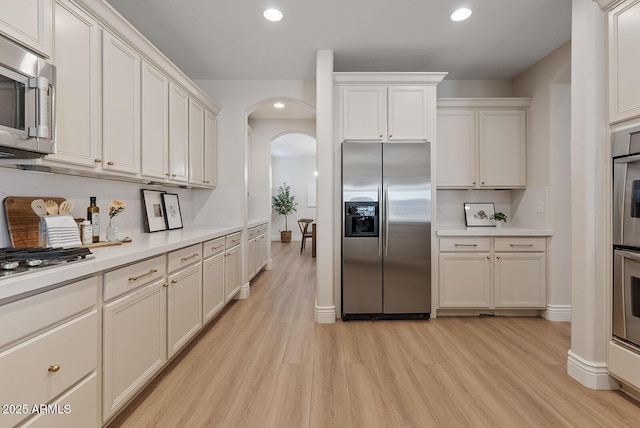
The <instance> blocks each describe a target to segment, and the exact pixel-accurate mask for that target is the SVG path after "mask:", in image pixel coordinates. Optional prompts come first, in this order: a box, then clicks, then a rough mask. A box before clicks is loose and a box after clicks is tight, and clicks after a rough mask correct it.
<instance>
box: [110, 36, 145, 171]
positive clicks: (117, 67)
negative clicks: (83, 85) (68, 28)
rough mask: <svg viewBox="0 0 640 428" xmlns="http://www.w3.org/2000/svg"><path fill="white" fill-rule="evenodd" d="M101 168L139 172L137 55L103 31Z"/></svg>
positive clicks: (138, 78) (138, 77) (138, 65)
mask: <svg viewBox="0 0 640 428" xmlns="http://www.w3.org/2000/svg"><path fill="white" fill-rule="evenodd" d="M102 49H103V52H102V61H103V63H102V70H103V71H102V82H103V83H102V85H103V90H102V96H103V104H102V105H103V107H102V109H103V125H102V131H103V136H104V138H103V142H102V168H103V169H105V170H110V171H118V172H125V173H130V174H137V173H139V172H140V58H139V57H138V54H137V53H136V52H135V51H134V50H133V49H132V48H131V47H130V46H128V45H127V44H125V43H123V42H121V41H120V40H118V39H117V38H115V37H114V36H112V35H110V34H109V33H107V32H106V31H103V46H102Z"/></svg>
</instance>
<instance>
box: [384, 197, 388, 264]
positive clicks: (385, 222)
mask: <svg viewBox="0 0 640 428" xmlns="http://www.w3.org/2000/svg"><path fill="white" fill-rule="evenodd" d="M388 251H389V185H388V184H385V185H384V255H385V257H386V256H387V253H388Z"/></svg>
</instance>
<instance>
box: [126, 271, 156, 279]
mask: <svg viewBox="0 0 640 428" xmlns="http://www.w3.org/2000/svg"><path fill="white" fill-rule="evenodd" d="M156 272H158V269H151V270H150V271H149V272H147V273H143V274H142V275H139V276H130V277H129V281H137V280H139V279H140V278H144V277H145V276H149V275H153V274H154V273H156Z"/></svg>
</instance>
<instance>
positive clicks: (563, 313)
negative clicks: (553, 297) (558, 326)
mask: <svg viewBox="0 0 640 428" xmlns="http://www.w3.org/2000/svg"><path fill="white" fill-rule="evenodd" d="M542 318H545V319H548V320H549V321H555V322H570V321H571V305H547V309H546V310H544V311H542Z"/></svg>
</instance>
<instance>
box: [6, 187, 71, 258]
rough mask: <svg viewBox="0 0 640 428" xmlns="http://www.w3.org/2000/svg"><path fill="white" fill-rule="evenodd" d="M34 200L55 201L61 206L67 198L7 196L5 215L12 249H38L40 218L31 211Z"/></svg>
mask: <svg viewBox="0 0 640 428" xmlns="http://www.w3.org/2000/svg"><path fill="white" fill-rule="evenodd" d="M34 199H42V200H43V201H48V200H50V199H51V200H53V201H56V202H57V203H58V205H60V203H61V202H63V201H64V200H65V198H52V197H50V196H45V197H38V196H7V197H6V198H4V214H5V217H6V219H7V229H8V230H9V238H10V239H11V246H12V247H37V246H38V228H39V227H40V217H38V216H37V215H36V213H34V212H33V210H32V209H31V202H32V201H33V200H34Z"/></svg>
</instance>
